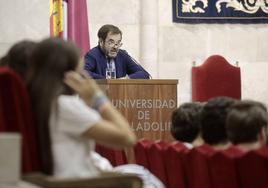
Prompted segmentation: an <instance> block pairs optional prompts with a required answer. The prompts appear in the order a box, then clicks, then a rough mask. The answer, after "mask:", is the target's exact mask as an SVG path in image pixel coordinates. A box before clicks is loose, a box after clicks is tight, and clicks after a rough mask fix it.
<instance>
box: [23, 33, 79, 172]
mask: <svg viewBox="0 0 268 188" xmlns="http://www.w3.org/2000/svg"><path fill="white" fill-rule="evenodd" d="M79 61H80V51H79V50H78V48H77V47H76V46H75V45H74V44H72V43H70V42H67V41H64V40H63V39H59V38H49V39H45V40H43V41H41V42H40V43H38V44H37V45H36V47H35V49H34V50H33V53H32V57H31V59H30V64H29V65H30V67H29V72H28V77H27V85H28V90H29V94H30V97H31V102H32V110H33V115H34V121H35V122H34V123H35V125H36V128H37V135H38V140H39V153H40V157H41V161H42V162H41V164H42V166H41V167H42V172H44V173H46V174H52V172H53V162H52V161H53V160H52V151H51V140H50V134H49V118H50V114H51V110H53V109H55V110H56V109H57V103H56V102H57V98H58V96H59V95H61V94H71V93H72V90H71V89H70V88H68V87H67V85H65V84H64V82H63V79H64V74H65V73H66V72H68V71H71V70H77V69H78V67H79ZM52 107H53V108H52ZM55 107H56V108H55Z"/></svg>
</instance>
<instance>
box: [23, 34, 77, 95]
mask: <svg viewBox="0 0 268 188" xmlns="http://www.w3.org/2000/svg"><path fill="white" fill-rule="evenodd" d="M80 63H81V64H82V61H80V51H79V49H78V48H77V47H76V46H75V45H74V44H73V43H71V42H67V41H64V40H63V39H60V38H49V39H45V40H43V41H41V42H40V43H39V44H37V45H36V48H35V49H34V51H33V54H32V57H31V61H30V68H29V72H28V73H29V74H28V77H27V80H28V81H29V83H36V86H38V85H40V86H39V87H40V89H42V90H44V92H46V93H47V94H46V96H50V95H49V94H48V93H54V92H55V93H58V95H60V94H66V93H68V92H69V91H68V89H67V87H66V86H65V84H64V83H63V78H64V74H65V73H66V72H68V71H70V70H77V69H82V68H81V67H82V66H81V65H80ZM77 71H78V70H77ZM48 88H49V89H48ZM38 91H39V89H38ZM38 93H40V92H38ZM40 94H41V93H40Z"/></svg>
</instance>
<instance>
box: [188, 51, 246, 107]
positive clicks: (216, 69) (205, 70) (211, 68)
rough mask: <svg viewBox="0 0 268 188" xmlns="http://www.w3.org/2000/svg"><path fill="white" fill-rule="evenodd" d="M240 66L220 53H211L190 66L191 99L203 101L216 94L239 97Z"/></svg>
mask: <svg viewBox="0 0 268 188" xmlns="http://www.w3.org/2000/svg"><path fill="white" fill-rule="evenodd" d="M240 74H241V73H240V68H239V67H235V66H233V65H231V64H229V63H228V61H227V60H226V59H225V58H224V57H222V56H220V55H212V56H210V57H209V58H207V59H206V60H205V62H204V63H203V64H202V65H200V66H197V67H192V101H200V102H204V101H207V100H208V99H210V98H213V97H217V96H227V97H232V98H235V99H241V75H240Z"/></svg>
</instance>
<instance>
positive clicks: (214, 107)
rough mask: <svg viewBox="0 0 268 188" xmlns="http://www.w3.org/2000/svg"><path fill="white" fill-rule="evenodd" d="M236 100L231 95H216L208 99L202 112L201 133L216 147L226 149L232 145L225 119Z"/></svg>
mask: <svg viewBox="0 0 268 188" xmlns="http://www.w3.org/2000/svg"><path fill="white" fill-rule="evenodd" d="M235 102H236V100H235V99H233V98H230V97H215V98H212V99H210V100H208V101H207V103H206V104H205V105H204V107H203V109H202V112H201V135H202V138H203V139H204V142H205V143H206V144H209V145H211V146H212V147H213V148H214V149H226V148H227V147H229V145H230V141H229V140H228V138H227V134H226V128H225V121H226V116H227V113H228V110H229V108H230V106H231V105H233V104H234V103H235Z"/></svg>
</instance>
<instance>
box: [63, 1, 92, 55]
mask: <svg viewBox="0 0 268 188" xmlns="http://www.w3.org/2000/svg"><path fill="white" fill-rule="evenodd" d="M67 12H68V32H67V35H68V40H70V41H73V42H74V43H76V45H77V46H78V47H79V48H80V49H81V52H82V55H85V54H86V52H87V51H88V50H89V47H90V46H89V31H88V17H87V1H86V0H68V11H67Z"/></svg>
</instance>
